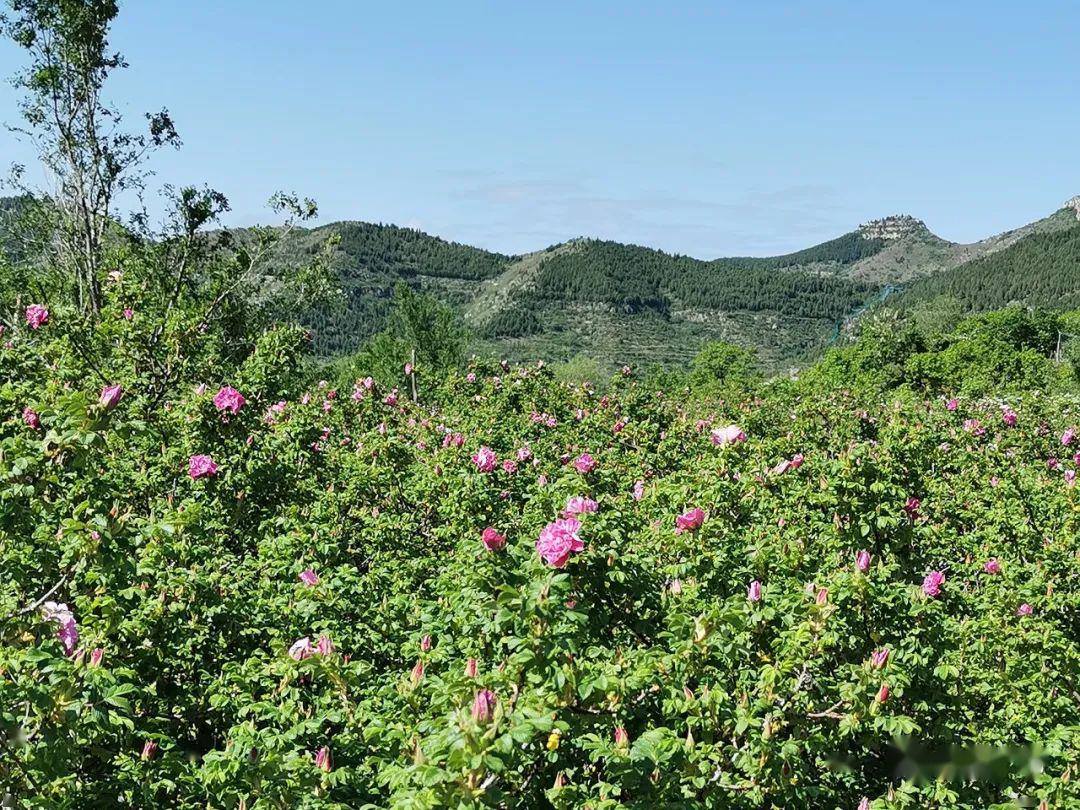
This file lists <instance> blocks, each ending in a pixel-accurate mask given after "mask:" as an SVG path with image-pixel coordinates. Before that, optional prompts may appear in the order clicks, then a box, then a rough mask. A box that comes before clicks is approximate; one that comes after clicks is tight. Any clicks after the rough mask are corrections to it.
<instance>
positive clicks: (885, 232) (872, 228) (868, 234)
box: [859, 214, 926, 239]
mask: <svg viewBox="0 0 1080 810" xmlns="http://www.w3.org/2000/svg"><path fill="white" fill-rule="evenodd" d="M925 232H926V223H924V222H923V221H922V220H921V219H915V217H913V216H911V215H910V214H897V215H895V216H891V217H883V218H882V219H872V220H870V221H869V222H867V223H864V224H863V225H860V226H859V233H861V234H862V236H863V238H864V239H900V238H902V237H905V236H910V235H911V234H916V233H925Z"/></svg>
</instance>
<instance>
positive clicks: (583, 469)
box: [574, 453, 596, 475]
mask: <svg viewBox="0 0 1080 810" xmlns="http://www.w3.org/2000/svg"><path fill="white" fill-rule="evenodd" d="M574 469H575V470H577V471H578V472H579V473H581V474H582V475H587V474H588V473H591V472H592V471H593V470H595V469H596V459H594V458H593V457H592V456H590V455H589V454H588V453H582V454H581V455H580V456H578V457H577V458H576V459H574Z"/></svg>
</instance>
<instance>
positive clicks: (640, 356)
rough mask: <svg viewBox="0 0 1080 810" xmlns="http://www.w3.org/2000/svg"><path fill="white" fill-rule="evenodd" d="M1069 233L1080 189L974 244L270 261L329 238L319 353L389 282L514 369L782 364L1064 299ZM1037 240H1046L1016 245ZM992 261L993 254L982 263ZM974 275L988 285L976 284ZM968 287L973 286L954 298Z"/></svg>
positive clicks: (391, 248)
mask: <svg viewBox="0 0 1080 810" xmlns="http://www.w3.org/2000/svg"><path fill="white" fill-rule="evenodd" d="M8 202H9V203H10V204H4V205H0V212H8V214H9V215H10V212H11V211H12V210H13V209H15V208H17V207H18V206H17V203H15V202H11V201H8ZM1078 224H1080V196H1078V197H1074V198H1072V199H1070V200H1068V201H1067V202H1066V203H1065V204H1064V205H1063V206H1061V207H1060V208H1058V209H1057V210H1056V211H1054V212H1053V213H1051V214H1050V215H1048V216H1046V217H1043V218H1041V219H1038V220H1035V221H1034V222H1030V223H1027V224H1025V225H1022V226H1020V227H1018V228H1014V229H1012V230H1009V231H1005V232H1003V233H1000V234H995V235H993V236H989V237H987V238H985V239H982V240H979V241H977V242H972V243H958V242H951V241H949V240H946V239H943V238H941V237H939V236H937V235H936V234H934V233H933V232H932V231H931V230H930V229H929V228H928V227H927V226H926V224H925V222H923V221H922V220H920V219H917V218H916V217H914V216H912V215H910V214H893V215H889V216H886V217H882V218H878V219H873V220H869V221H867V222H864V223H862V224H861V225H859V226H857V227H856V228H854V229H853V230H851V231H848V232H847V233H844V234H841V235H840V236H838V237H835V238H833V239H829V240H826V241H824V242H821V243H818V244H816V245H811V246H809V247H807V248H803V249H802V250H797V251H793V252H790V253H786V254H780V255H774V256H733V257H719V258H715V259H698V258H695V257H692V256H687V255H682V254H677V253H668V252H665V251H663V250H660V249H657V248H651V247H646V246H642V245H634V244H625V243H620V242H615V241H611V240H603V239H596V238H591V237H577V238H573V239H570V240H567V241H565V242H561V243H557V244H554V245H550V246H548V247H546V248H543V249H541V250H536V251H532V252H529V253H523V254H517V255H511V254H504V253H499V252H497V251H490V250H487V249H484V248H478V247H474V246H471V245H468V244H464V243H461V242H456V241H452V240H448V239H445V238H442V237H439V236H435V235H431V234H427V233H425V232H423V231H421V230H419V229H416V228H409V227H402V226H397V225H393V224H384V223H378V224H376V223H368V222H360V221H340V222H331V223H326V224H323V225H319V226H315V227H312V228H297V229H295V230H294V231H293V232H292V233H291V234H290V236H289V239H288V240H287V245H286V250H285V252H284V255H283V256H282V257H281V261H286V262H287V261H292V260H295V259H303V258H304V257H305V256H308V255H313V254H314V253H315V252H317V251H318V250H320V249H321V246H322V245H323V243H324V242H325V240H326V238H327V237H329V236H334V237H336V238H337V246H336V247H335V249H334V252H333V257H332V261H333V265H334V268H335V270H336V271H337V274H338V277H339V279H340V281H341V286H342V288H343V290H344V292H345V298H346V303H345V307H344V308H343V309H342V310H328V309H318V308H313V309H312V310H310V311H309V312H306V313H302V316H301V317H302V319H303V320H304V321H305V322H306V323H307V324H308V326H309V327H310V328H311V330H312V332H313V335H314V347H315V350H316V351H317V352H318V353H320V354H322V355H325V356H331V355H335V354H340V353H343V352H349V351H352V350H354V349H356V348H357V347H359V346H360V345H361V344H362V343H363V341H364V340H366V339H367V338H368V337H370V336H371V335H373V334H375V333H376V332H377V331H379V329H381V328H382V325H383V323H384V322H385V319H386V316H387V314H388V312H389V310H390V307H391V306H392V294H393V289H394V287H395V285H397V284H399V283H405V284H408V285H410V286H412V287H414V288H416V289H420V290H424V291H427V292H430V293H431V294H433V295H434V296H436V297H437V298H438V299H440V300H441V301H443V302H444V303H446V304H447V305H449V306H451V307H453V308H454V309H455V310H456V311H457V312H458V313H459V314H460V316H461V318H462V320H463V322H464V323H465V324H466V325H467V326H468V327H469V328H470V330H471V332H472V333H473V334H474V335H475V336H476V340H475V345H474V348H475V349H476V350H477V351H481V352H491V353H497V354H499V355H502V356H506V357H507V358H508V359H511V360H531V359H537V358H542V359H545V360H571V359H573V358H575V357H578V356H583V357H585V358H588V359H589V360H591V361H593V362H597V363H600V364H602V365H606V366H614V365H621V364H622V363H623V362H635V363H640V364H650V363H661V364H672V363H674V364H685V363H687V362H689V360H690V359H691V358H692V357H693V356H694V354H696V352H697V351H698V350H699V349H700V347H701V346H702V345H703V344H704V343H706V342H708V341H713V340H724V341H728V342H732V343H736V344H739V345H742V346H745V347H748V348H751V349H753V350H754V351H755V352H756V354H757V355H758V357H759V359H760V360H761V362H762V363H763V364H764V365H765V366H766V367H768V368H771V369H773V370H781V369H786V368H792V367H795V366H798V365H801V364H803V363H805V362H807V361H809V360H812V359H813V358H814V357H816V356H817V355H819V354H820V353H821V352H822V351H823V350H824V349H826V348H828V347H829V346H830V345H832V344H833V343H834V342H835V341H836V340H837V339H839V338H840V336H841V335H842V334H844V333H847V332H850V331H851V329H852V328H853V326H854V325H855V324H856V323H857V322H858V320H859V319H860V318H861V317H863V315H864V314H865V313H867V312H869V311H874V310H875V309H877V308H879V306H880V305H882V304H883V302H885V301H886V299H889V300H890V301H891V300H894V298H895V300H901V299H903V300H905V301H908V302H909V303H910V301H913V300H916V299H918V300H923V301H925V300H930V299H932V298H933V297H934V296H942V295H952V296H954V297H955V295H956V293H957V290H958V289H960V290H961V293H962V294H961V295H960V298H961V299H962V303H963V307H964V308H965V310H966V311H971V310H975V309H979V308H980V306H981V305H980V300H981V299H980V294H981V293H980V292H979V288H980V285H983V286H985V285H991V286H993V287H994V289H992V290H991V289H989V287H988V288H987V291H986V295H985V298H986V300H987V301H990V300H993V301H998V302H999V301H1000V299H1001V295H1003V294H1004V293H1003V292H1002V290H1003V289H1005V287H1007V288H1008V290H1009V293H1008V294H1009V295H1010V296H1011V297H1010V299H1009V300H1014V299H1015V300H1017V301H1020V302H1024V301H1025V300H1028V299H1029V298H1030V300H1032V301H1038V302H1039V303H1043V304H1045V302H1046V301H1047V300H1048V299H1049V296H1050V295H1051V294H1054V295H1058V296H1060V298H1061V300H1074V296H1073V292H1074V291H1073V284H1074V282H1073V269H1072V264H1071V263H1070V262H1071V259H1070V256H1069V255H1068V252H1069V251H1071V250H1073V248H1074V244H1073V241H1072V240H1071V238H1065V239H1061V240H1060V241H1058V242H1054V241H1053V240H1052V239H1051V237H1052V236H1053V234H1057V233H1060V232H1063V231H1067V230H1071V229H1073V228H1076V227H1077V226H1078ZM236 231H238V232H243V231H244V229H236ZM1033 239H1034V240H1036V241H1038V240H1040V239H1041V240H1050V241H1047V242H1046V243H1045V244H1043V243H1042V242H1040V243H1039V244H1034V243H1032V242H1030V241H1029V242H1025V240H1033ZM1017 245H1020V248H1018V249H1017V248H1016V247H1015V246H1017ZM999 253H1003V254H1004V255H1003V258H1002V259H1001V260H999V261H997V262H991V263H989V264H978V262H980V261H984V262H985V261H987V260H988V257H992V256H994V255H995V254H999ZM1046 257H1050V259H1049V260H1050V261H1052V262H1057V263H1058V265H1060V272H1059V268H1058V266H1057V265H1055V266H1052V267H1049V268H1046V267H1042V266H1041V265H1040V266H1039V267H1038V268H1036V266H1035V264H1033V263H1037V262H1039V261H1043V260H1046ZM1010 261H1015V264H1016V266H1017V267H1023V268H1025V269H1024V273H1026V274H1027V276H1029V277H1030V282H1029V281H1028V278H1027V277H1025V276H1024V275H1020V276H1019V277H1017V278H1011V279H1008V283H1007V284H1006V282H1005V280H1004V276H1006V275H1007V274H1008V271H1009V268H1010V266H1011V265H1010V264H1009V262H1010ZM958 268H966V269H965V270H963V271H958ZM958 272H959V275H956V273H958ZM983 272H986V273H992V274H994V280H993V281H986V282H985V284H984V282H983V281H981V278H982V277H981V275H980V274H981V273H983ZM949 273H954V275H951V276H950V275H947V274H949ZM1055 274H1057V275H1055ZM937 277H943V280H942V281H940V282H936V281H934V279H935V278H937ZM965 285H967V286H968V287H972V286H973V287H975V288H976V289H975V290H974V292H972V293H971V294H966V293H964V292H963V288H964V286H965ZM1025 285H1026V286H1025ZM1077 286H1078V287H1080V282H1077ZM909 289H910V290H914V291H915V292H913V293H910V294H908V296H907V298H904V296H902V295H901V296H899V297H895V296H894V293H897V292H900V293H903V292H904V291H906V290H909ZM1076 293H1077V295H1078V296H1080V289H1078V290H1076ZM905 306H907V305H905Z"/></svg>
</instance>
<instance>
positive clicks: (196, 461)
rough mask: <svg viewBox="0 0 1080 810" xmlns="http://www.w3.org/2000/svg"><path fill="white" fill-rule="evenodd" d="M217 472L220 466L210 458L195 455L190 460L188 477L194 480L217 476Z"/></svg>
mask: <svg viewBox="0 0 1080 810" xmlns="http://www.w3.org/2000/svg"><path fill="white" fill-rule="evenodd" d="M217 471H218V465H217V464H216V463H215V462H214V459H212V458H211V457H210V456H204V455H195V456H192V457H191V458H189V459H188V475H190V476H191V477H192V479H196V478H208V477H210V476H212V475H216V474H217Z"/></svg>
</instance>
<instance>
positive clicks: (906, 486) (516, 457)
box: [0, 274, 1080, 810]
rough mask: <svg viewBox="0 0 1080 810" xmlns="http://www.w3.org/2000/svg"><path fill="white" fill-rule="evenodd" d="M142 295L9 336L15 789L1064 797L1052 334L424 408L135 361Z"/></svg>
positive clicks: (55, 801) (1061, 444)
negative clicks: (784, 372)
mask: <svg viewBox="0 0 1080 810" xmlns="http://www.w3.org/2000/svg"><path fill="white" fill-rule="evenodd" d="M134 277H135V274H133V275H132V277H127V276H125V277H123V278H120V277H116V278H114V281H113V283H112V284H111V285H107V286H106V288H105V290H106V293H105V294H106V301H107V303H106V306H105V309H104V310H103V313H104V314H103V317H102V320H101V322H100V324H99V325H98V326H97V327H96V328H95V330H94V331H93V332H92V333H87V332H86V331H82V332H79V333H76V330H75V327H74V325H73V324H74V320H73V319H70V317H69V315H68V313H67V312H66V311H65V310H64V309H62V308H61V309H59V310H55V311H54V310H53V309H50V308H48V307H45V306H26V305H25V304H24V305H21V308H20V310H19V312H18V314H19V318H18V320H17V321H15V322H14V323H10V324H9V325H8V328H7V329H6V330H5V333H4V335H3V338H4V340H5V343H4V344H3V348H2V349H0V409H2V414H3V422H2V427H0V462H2V475H3V479H2V483H0V567H2V570H3V572H4V577H3V581H2V583H0V621H2V624H0V640H2V642H3V643H2V646H0V723H2V724H3V727H4V729H5V730H6V742H5V743H4V747H3V749H2V754H3V756H2V757H0V787H2V788H3V789H5V790H6V791H7V793H8V795H9V798H11V797H14V798H16V799H18V800H19V801H21V802H22V804H21V805H20V806H33V807H97V806H111V805H112V804H113V803H120V804H125V805H130V806H138V807H161V806H181V807H206V806H210V807H228V808H236V807H249V808H252V807H281V808H285V807H365V806H372V807H384V806H391V807H415V808H419V807H471V806H490V807H538V806H553V807H565V808H571V807H592V808H595V809H596V810H599V808H610V807H640V808H644V807H722V808H728V807H730V808H758V807H777V808H779V807H828V808H832V807H837V808H852V809H853V810H854V808H857V807H861V808H866V807H870V808H876V809H877V810H881V808H907V807H911V808H915V807H919V808H922V807H933V808H988V807H1001V808H1004V807H1023V806H1030V807H1034V806H1036V805H1039V806H1041V807H1072V806H1077V803H1078V802H1080V790H1078V789H1077V787H1076V780H1075V779H1072V778H1071V776H1072V771H1073V769H1074V767H1075V762H1076V759H1077V755H1078V753H1080V739H1078V737H1077V730H1078V723H1080V694H1078V685H1077V683H1078V678H1077V674H1078V673H1080V610H1078V608H1080V583H1078V572H1080V559H1078V545H1077V540H1076V537H1077V520H1078V515H1080V511H1078V491H1077V489H1076V488H1075V487H1074V486H1073V484H1074V478H1075V471H1076V469H1077V464H1078V460H1080V453H1077V450H1080V437H1074V426H1075V425H1077V424H1080V407H1078V403H1077V400H1076V399H1075V398H1074V397H1073V396H1072V395H1071V394H1070V393H1069V392H1068V388H1069V386H1070V385H1071V384H1072V383H1071V382H1070V381H1069V380H1070V379H1071V371H1067V369H1066V367H1058V366H1054V365H1053V364H1052V362H1051V361H1050V360H1048V359H1047V358H1045V357H1043V356H1041V355H1039V354H1038V353H1037V352H1035V351H1034V350H1033V349H1031V348H1030V345H1025V344H1030V341H1032V340H1035V338H1032V337H1031V336H1030V334H1031V333H1032V331H1033V330H1034V329H1035V328H1036V327H1037V326H1038V318H1037V317H1034V316H1029V315H1027V314H1025V313H1022V312H1019V311H1012V312H1006V313H1002V314H1001V315H995V316H991V317H989V318H984V319H975V320H973V321H970V322H966V323H967V327H966V328H967V337H968V338H969V340H968V341H967V342H964V343H960V342H957V343H956V344H955V345H957V346H961V347H963V349H964V352H965V354H964V355H963V356H962V358H961V359H960V360H957V359H956V358H955V357H953V356H952V355H951V354H950V351H952V350H951V349H945V348H941V347H938V348H935V349H928V348H926V347H923V350H922V351H921V352H916V351H915V350H914V349H913V348H912V346H911V345H910V344H909V343H908V342H905V340H906V339H905V338H903V337H902V336H901V337H897V336H895V335H894V336H893V337H888V336H885V335H882V334H879V335H869V336H865V337H864V338H861V339H860V341H859V342H857V343H856V344H854V345H853V346H851V347H849V348H847V349H843V350H836V351H834V352H833V353H832V354H830V355H829V356H827V357H826V359H825V360H824V361H822V363H820V364H819V365H818V366H817V367H815V368H813V369H811V370H810V371H809V372H807V373H806V374H805V375H803V377H802V379H800V380H798V381H777V382H774V383H771V384H761V385H759V386H757V390H756V391H755V392H754V393H749V394H748V393H745V392H744V393H742V394H738V395H735V396H732V397H731V398H729V399H724V398H721V397H720V396H719V395H718V394H717V393H716V392H713V393H708V392H703V391H698V390H695V388H694V386H692V385H687V384H686V383H685V381H683V383H682V384H681V385H680V384H678V383H676V382H675V381H673V378H672V377H671V376H670V375H668V376H667V377H664V376H663V375H651V376H650V375H645V376H642V377H639V376H638V374H637V373H636V372H634V371H633V370H631V369H625V370H624V372H623V373H622V374H618V375H616V377H615V378H614V379H613V380H612V381H611V382H610V384H605V386H604V388H603V390H594V389H593V387H591V386H590V385H588V384H571V383H564V382H561V381H559V380H557V379H556V378H555V377H554V376H553V375H552V373H551V372H550V371H549V369H547V368H545V367H543V365H542V364H536V365H531V366H522V367H511V366H510V365H509V364H501V365H500V364H499V363H496V362H494V361H473V362H472V363H470V364H468V365H467V367H466V368H465V369H464V370H463V371H461V372H446V373H445V374H440V375H439V378H438V379H437V380H434V381H430V382H428V381H426V380H425V378H424V374H423V369H417V370H414V373H415V374H416V375H417V378H419V379H421V380H425V384H424V385H423V386H422V387H421V395H420V396H419V397H418V401H417V402H414V401H413V399H412V397H411V396H407V395H406V393H405V390H404V389H401V390H398V389H393V388H384V387H383V386H380V385H379V384H377V383H375V382H373V381H372V380H371V379H370V378H359V379H351V380H346V381H342V380H338V381H337V382H326V381H321V380H319V379H317V378H315V377H311V376H310V375H306V374H305V373H304V369H305V366H304V364H303V363H302V362H301V360H302V357H301V352H302V349H303V344H304V339H303V334H302V333H301V332H300V331H299V330H297V329H295V328H292V327H268V328H266V329H264V330H262V331H260V332H259V333H258V334H257V335H255V336H253V337H252V338H251V340H250V341H249V342H247V343H243V344H242V345H244V346H245V347H246V348H245V349H244V350H243V351H237V350H235V349H233V350H230V351H225V350H224V345H225V344H224V341H223V333H222V332H221V331H220V330H219V329H218V328H210V329H202V330H194V331H192V330H190V329H189V328H188V327H189V326H190V325H191V324H189V323H185V322H184V321H183V319H182V318H177V319H174V321H168V323H169V326H168V328H166V329H165V330H164V332H163V334H164V335H166V336H167V337H165V338H162V339H160V342H159V344H158V345H159V347H161V346H170V347H172V348H171V349H169V350H165V349H163V348H157V349H153V350H151V349H149V348H147V347H148V346H150V345H151V343H152V341H153V340H154V337H153V335H154V331H155V330H156V329H159V324H160V323H161V321H160V319H159V318H158V317H156V315H155V313H154V312H153V311H152V309H151V304H150V303H147V305H146V307H145V311H144V310H142V309H140V308H139V306H137V305H136V306H135V307H134V312H131V309H132V307H131V304H133V303H134V302H135V301H136V298H137V296H138V294H139V289H140V288H139V287H138V286H136V284H135V281H134ZM125 309H127V310H128V312H127V313H125V311H124V310H125ZM88 334H89V335H90V337H89V338H88ZM972 336H974V338H973V337H972ZM972 340H974V341H975V342H977V343H978V342H979V341H981V343H979V345H978V346H977V347H976V349H977V351H974V352H970V353H967V352H968V349H969V348H970V346H971V342H972ZM181 350H182V351H183V359H182V361H181V360H179V359H176V360H175V362H178V363H181V364H182V372H181V373H177V374H176V375H174V377H173V378H171V380H172V381H171V382H170V383H169V384H168V385H167V386H158V387H156V388H155V387H153V386H152V385H150V383H149V382H147V381H148V380H149V379H151V375H152V373H153V371H152V370H153V369H154V368H155V366H154V361H153V355H151V354H150V353H149V352H150V351H155V352H157V356H158V357H161V358H166V359H165V360H164V361H163V362H169V361H170V359H173V358H180V357H181ZM931 367H933V368H937V369H938V373H939V377H940V379H939V382H940V385H942V386H947V387H949V390H948V391H945V389H944V388H942V392H941V393H927V392H926V386H925V385H923V389H924V390H922V391H917V390H915V388H916V386H914V385H913V384H912V382H911V379H912V375H914V374H916V373H919V374H926V373H928V372H927V371H926V369H928V368H931ZM950 374H954V375H959V376H957V377H954V378H950V376H949V375H950ZM990 379H993V380H994V382H993V385H995V386H997V387H998V389H999V390H1000V391H1001V392H1002V393H1000V395H994V396H991V395H990V393H989V392H988V391H986V390H979V386H980V385H982V384H983V383H981V382H980V380H984V381H985V380H990ZM987 384H989V383H987ZM1036 385H1038V386H1041V387H1038V388H1036V387H1034V386H1036ZM664 386H668V387H667V388H666V389H665V387H664ZM1074 454H1077V459H1074V457H1073V456H1074Z"/></svg>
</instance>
